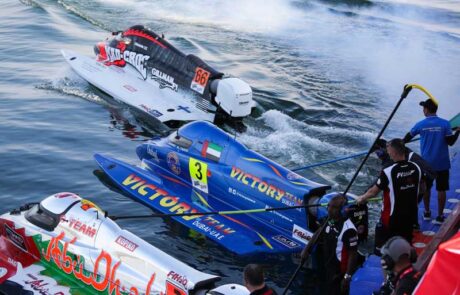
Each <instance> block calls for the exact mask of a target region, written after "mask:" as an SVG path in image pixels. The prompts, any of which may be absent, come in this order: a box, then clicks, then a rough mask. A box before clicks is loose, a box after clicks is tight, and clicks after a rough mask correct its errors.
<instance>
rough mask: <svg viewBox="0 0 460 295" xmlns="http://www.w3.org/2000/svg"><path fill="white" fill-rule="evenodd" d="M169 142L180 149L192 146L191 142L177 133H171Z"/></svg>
mask: <svg viewBox="0 0 460 295" xmlns="http://www.w3.org/2000/svg"><path fill="white" fill-rule="evenodd" d="M168 139H169V142H171V143H172V144H174V145H177V146H179V147H181V148H185V149H188V148H189V147H190V146H191V145H192V141H191V140H190V139H188V138H186V137H183V136H180V135H179V132H177V131H176V132H173V133H171V135H169V137H168Z"/></svg>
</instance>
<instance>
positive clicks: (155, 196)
mask: <svg viewBox="0 0 460 295" xmlns="http://www.w3.org/2000/svg"><path fill="white" fill-rule="evenodd" d="M122 185H123V186H126V187H127V188H128V189H129V190H132V191H134V192H135V193H138V194H140V195H142V196H145V197H146V198H147V199H148V200H150V201H155V202H158V204H159V205H160V206H161V207H163V208H169V211H170V212H173V213H178V214H181V213H196V212H198V211H197V210H196V209H193V208H192V207H191V206H190V205H189V204H187V203H185V202H179V198H178V197H175V196H171V195H169V194H168V192H166V191H164V190H162V189H161V188H159V187H157V186H155V185H153V184H151V183H148V182H147V181H146V180H144V179H142V178H140V177H138V176H137V175H135V174H131V175H129V176H128V177H126V178H125V180H123V182H122ZM198 217H200V216H199V215H190V216H182V217H181V218H183V219H185V220H192V219H196V218H198Z"/></svg>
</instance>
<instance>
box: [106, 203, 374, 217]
mask: <svg viewBox="0 0 460 295" xmlns="http://www.w3.org/2000/svg"><path fill="white" fill-rule="evenodd" d="M379 200H380V198H371V199H369V200H368V202H369V201H370V202H372V201H379ZM353 202H355V201H350V202H349V203H353ZM321 206H323V207H325V206H327V203H318V204H311V205H299V206H290V207H273V208H258V209H248V210H229V211H208V212H185V213H168V214H163V213H158V214H147V215H127V216H109V218H110V219H112V220H120V219H142V218H152V217H180V216H197V215H200V216H204V215H234V214H250V213H263V212H270V211H284V210H292V209H297V208H311V207H321Z"/></svg>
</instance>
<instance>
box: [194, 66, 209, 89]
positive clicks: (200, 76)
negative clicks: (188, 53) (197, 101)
mask: <svg viewBox="0 0 460 295" xmlns="http://www.w3.org/2000/svg"><path fill="white" fill-rule="evenodd" d="M209 75H210V73H209V72H208V71H206V70H203V69H202V68H200V67H198V68H196V70H195V78H193V80H194V81H195V82H196V83H198V84H200V85H201V86H205V85H206V83H207V82H208V79H209Z"/></svg>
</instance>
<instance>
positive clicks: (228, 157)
mask: <svg viewBox="0 0 460 295" xmlns="http://www.w3.org/2000/svg"><path fill="white" fill-rule="evenodd" d="M136 152H137V155H138V157H139V159H140V160H141V163H140V165H139V166H133V165H130V164H128V163H125V162H123V161H120V160H117V159H114V158H111V157H107V156H103V155H101V154H96V155H95V159H96V161H97V162H98V164H99V166H100V167H101V168H102V169H103V171H104V172H105V174H107V176H108V177H109V179H110V180H111V182H113V183H114V184H115V185H116V187H117V188H119V189H121V190H122V191H123V193H124V194H125V195H128V196H129V197H131V198H132V199H134V200H136V201H138V202H140V203H142V204H144V205H145V206H147V207H149V208H151V209H154V210H156V211H160V212H162V213H165V214H179V215H180V216H173V217H172V218H174V219H175V220H177V221H178V222H180V223H182V224H183V225H185V226H187V227H189V228H191V229H193V230H195V231H197V232H199V233H202V234H203V235H205V236H206V237H208V238H209V239H211V240H213V241H215V242H217V243H218V244H220V245H222V246H223V247H225V248H227V249H228V250H230V251H232V252H234V253H237V254H240V255H251V254H257V253H260V254H262V253H291V252H298V251H300V250H301V249H303V247H305V245H306V244H307V243H308V240H309V239H310V237H311V236H312V230H314V229H316V227H317V224H318V223H317V222H318V220H319V219H321V218H323V217H325V216H326V215H327V212H326V211H327V210H326V208H325V207H324V206H321V204H324V203H327V201H328V200H329V199H330V198H331V197H332V196H334V195H335V194H336V193H329V194H326V192H327V190H329V189H330V186H328V185H323V184H319V183H316V182H313V181H310V180H308V179H306V178H304V177H302V176H300V175H299V174H297V173H295V172H292V171H290V170H289V169H286V168H284V167H282V166H281V165H279V164H277V163H275V162H273V161H271V160H269V159H267V158H265V157H264V156H262V155H260V154H258V153H256V152H254V151H251V150H249V149H248V148H246V147H245V146H244V145H243V144H241V143H239V142H238V141H237V140H236V139H234V138H233V137H232V136H230V135H229V134H227V133H226V132H224V131H222V130H221V129H219V128H218V127H216V126H214V125H212V124H211V123H208V122H204V121H196V122H192V123H189V124H187V125H184V126H183V127H181V128H180V129H178V130H176V131H174V132H173V133H171V134H170V135H169V136H167V137H163V138H154V139H152V140H149V141H148V142H145V143H143V144H141V145H140V146H139V147H138V148H137V150H136ZM347 197H348V198H349V199H353V196H352V195H348V196H347ZM304 205H308V206H310V207H311V208H310V210H309V209H307V208H304V207H302V206H304ZM289 207H294V208H289ZM348 207H349V209H350V210H354V214H352V215H353V216H355V217H354V220H353V221H355V224H356V226H357V228H358V231H359V232H360V234H361V236H364V235H367V207H366V206H361V207H358V206H356V205H349V206H348ZM273 208H282V209H280V210H271V209H273ZM255 209H260V210H255ZM284 209H286V210H284ZM247 210H254V213H252V212H251V213H250V212H248V211H247ZM217 211H219V213H225V212H222V211H232V212H228V213H226V214H212V215H190V214H193V213H198V212H205V213H206V212H208V213H209V212H217ZM255 211H257V213H255ZM229 213H245V214H229Z"/></svg>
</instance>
